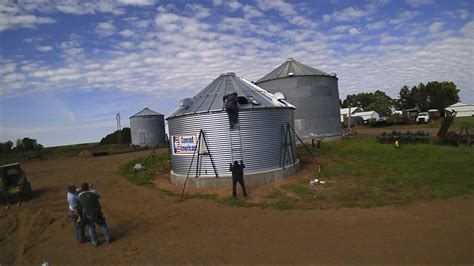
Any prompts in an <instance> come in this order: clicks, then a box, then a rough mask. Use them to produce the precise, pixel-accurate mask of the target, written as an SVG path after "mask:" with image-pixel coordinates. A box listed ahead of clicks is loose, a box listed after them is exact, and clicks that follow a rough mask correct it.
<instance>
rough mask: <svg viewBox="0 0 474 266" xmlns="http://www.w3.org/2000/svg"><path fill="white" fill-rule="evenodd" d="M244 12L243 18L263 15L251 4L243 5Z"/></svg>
mask: <svg viewBox="0 0 474 266" xmlns="http://www.w3.org/2000/svg"><path fill="white" fill-rule="evenodd" d="M242 10H243V12H244V18H245V19H251V18H258V17H263V16H264V14H263V13H262V12H260V11H259V10H258V9H257V8H255V7H254V6H251V5H245V6H244V7H243V8H242Z"/></svg>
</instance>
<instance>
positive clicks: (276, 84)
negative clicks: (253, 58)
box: [255, 58, 342, 139]
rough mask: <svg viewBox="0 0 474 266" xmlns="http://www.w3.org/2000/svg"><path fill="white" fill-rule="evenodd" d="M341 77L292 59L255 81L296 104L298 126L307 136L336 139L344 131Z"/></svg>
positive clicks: (302, 133)
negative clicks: (340, 93) (340, 100)
mask: <svg viewBox="0 0 474 266" xmlns="http://www.w3.org/2000/svg"><path fill="white" fill-rule="evenodd" d="M337 83H338V79H337V77H336V75H335V74H328V73H326V72H324V71H321V70H318V69H315V68H312V67H310V66H307V65H305V64H302V63H300V62H298V61H296V60H294V59H293V58H289V59H288V60H286V62H284V63H283V64H281V65H280V66H278V67H277V68H275V69H274V70H273V71H271V72H270V73H268V74H267V75H265V76H263V77H262V78H260V79H259V80H257V81H256V82H255V84H256V85H258V86H259V87H261V88H263V89H265V90H267V91H269V92H271V93H277V92H281V93H283V95H284V96H285V99H286V100H287V101H288V102H290V103H291V104H293V105H294V106H295V107H296V110H295V129H296V132H297V133H298V135H300V136H301V137H302V138H304V139H311V138H319V139H322V138H333V137H339V136H341V134H342V128H341V122H340V106H339V89H338V84H337Z"/></svg>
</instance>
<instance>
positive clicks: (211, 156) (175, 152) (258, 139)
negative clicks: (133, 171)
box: [166, 73, 299, 188]
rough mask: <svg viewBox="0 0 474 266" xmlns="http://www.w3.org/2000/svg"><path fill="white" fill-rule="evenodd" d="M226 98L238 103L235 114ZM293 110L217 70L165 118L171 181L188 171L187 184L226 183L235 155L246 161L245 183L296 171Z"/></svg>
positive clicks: (176, 181) (228, 183)
mask: <svg viewBox="0 0 474 266" xmlns="http://www.w3.org/2000/svg"><path fill="white" fill-rule="evenodd" d="M229 101H235V104H236V105H237V103H238V108H236V109H237V110H238V114H236V113H235V112H233V111H234V109H232V108H231V106H230V105H229ZM294 109H295V108H294V106H293V105H291V104H290V103H288V102H286V101H285V100H284V99H283V98H282V97H278V95H273V94H271V93H268V92H267V91H265V90H263V89H262V88H259V87H258V86H256V85H254V84H252V83H251V82H249V81H247V80H245V79H243V78H241V77H238V76H237V75H235V74H234V73H225V74H221V75H220V76H219V77H218V78H216V79H214V80H213V81H212V82H211V83H210V84H209V85H208V86H207V87H206V88H204V89H203V90H202V91H200V92H199V93H198V94H196V95H195V96H194V97H193V98H186V99H184V100H182V101H181V103H180V106H179V107H178V109H177V110H175V111H174V112H172V113H171V114H170V115H169V116H168V117H167V118H166V119H167V120H168V128H169V135H170V146H171V159H172V171H171V182H172V183H173V184H175V185H178V186H182V185H184V183H185V181H186V179H187V176H188V174H189V176H190V177H189V179H188V183H187V186H188V187H195V188H205V187H230V186H231V172H230V171H229V164H230V163H231V162H233V161H240V160H243V161H244V163H245V169H244V173H245V183H246V185H250V186H252V185H258V184H263V183H268V182H272V181H275V180H278V179H282V178H285V177H288V176H291V175H293V174H295V172H296V170H297V168H298V166H299V161H298V159H297V158H296V150H295V146H296V143H295V142H296V140H295V135H294V133H292V131H291V129H290V128H292V127H293V126H294V122H293V121H294V117H293V111H294ZM234 122H236V123H234ZM200 132H202V134H203V135H204V136H205V140H203V141H200V140H199V136H200V135H201V134H200ZM198 154H199V155H198ZM196 156H198V157H199V158H196ZM216 173H217V176H218V177H216Z"/></svg>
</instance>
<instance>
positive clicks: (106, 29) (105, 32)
mask: <svg viewBox="0 0 474 266" xmlns="http://www.w3.org/2000/svg"><path fill="white" fill-rule="evenodd" d="M115 30H116V29H115V26H114V24H113V21H112V20H109V21H105V22H100V23H97V26H96V27H95V32H96V33H97V35H99V37H109V36H111V35H113V34H114V33H115Z"/></svg>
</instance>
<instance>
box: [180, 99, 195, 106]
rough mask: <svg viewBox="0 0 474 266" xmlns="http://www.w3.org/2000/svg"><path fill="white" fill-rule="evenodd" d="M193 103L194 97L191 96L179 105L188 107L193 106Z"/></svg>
mask: <svg viewBox="0 0 474 266" xmlns="http://www.w3.org/2000/svg"><path fill="white" fill-rule="evenodd" d="M191 104H193V99H191V98H184V99H182V100H180V101H179V107H185V108H188V107H189V106H191Z"/></svg>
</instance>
